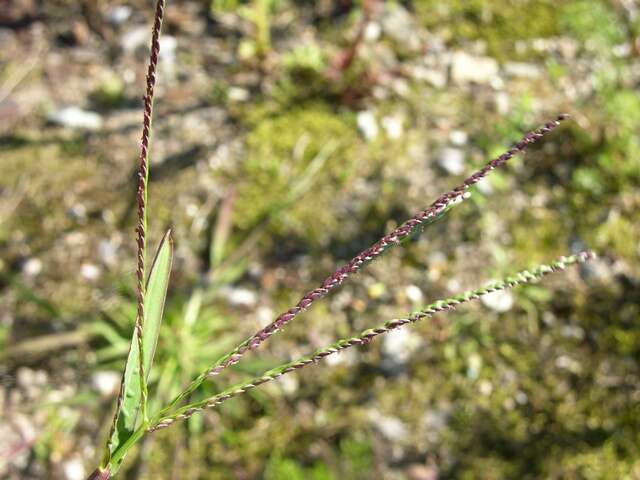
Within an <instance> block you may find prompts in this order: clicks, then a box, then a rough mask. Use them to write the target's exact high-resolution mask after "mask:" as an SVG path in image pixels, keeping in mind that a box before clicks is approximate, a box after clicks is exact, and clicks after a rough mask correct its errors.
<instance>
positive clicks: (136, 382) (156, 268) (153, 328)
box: [106, 230, 173, 472]
mask: <svg viewBox="0 0 640 480" xmlns="http://www.w3.org/2000/svg"><path fill="white" fill-rule="evenodd" d="M172 259H173V241H172V239H171V230H169V231H168V232H167V233H166V234H165V236H164V238H163V239H162V241H161V242H160V246H159V247H158V251H157V253H156V256H155V259H154V261H153V264H152V266H151V271H150V274H149V279H148V281H147V288H146V294H145V304H146V310H145V318H144V331H143V334H142V344H143V359H142V360H143V362H142V364H143V371H144V372H145V375H146V376H147V377H148V375H149V371H150V370H151V364H152V362H153V354H154V352H155V347H156V344H157V342H158V334H159V332H160V323H161V322H162V312H163V310H164V303H165V298H166V294H167V288H168V286H169V276H170V274H171V263H172ZM139 375H140V368H139V349H138V342H137V337H136V331H135V330H134V333H133V336H132V338H131V348H130V350H129V356H128V358H127V363H126V366H125V371H124V376H123V379H122V387H121V392H120V395H121V398H122V400H121V401H120V402H119V408H118V411H117V412H116V416H115V422H116V423H115V428H114V429H113V433H112V435H111V438H110V439H109V444H108V450H109V452H108V456H107V459H106V462H107V463H108V462H109V459H110V458H111V456H112V455H113V453H114V452H115V451H116V450H118V448H119V447H121V446H122V444H123V443H124V442H125V441H126V440H127V439H128V438H129V437H130V436H131V435H132V434H133V432H134V431H135V428H136V424H137V423H138V413H139V411H140V407H141V403H140V402H141V391H140V378H139ZM112 472H113V470H112Z"/></svg>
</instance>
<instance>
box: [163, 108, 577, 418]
mask: <svg viewBox="0 0 640 480" xmlns="http://www.w3.org/2000/svg"><path fill="white" fill-rule="evenodd" d="M566 118H568V115H564V114H563V115H559V116H558V117H557V118H556V119H555V120H552V121H549V122H547V123H545V124H544V125H542V126H541V127H539V128H538V129H537V130H534V131H532V132H529V133H527V134H526V135H525V136H524V137H522V139H521V140H520V141H519V142H517V143H516V144H515V145H514V146H513V147H511V148H510V149H509V150H507V151H506V152H505V153H503V154H502V155H500V156H499V157H497V158H496V159H494V160H492V161H490V162H488V163H487V164H486V165H485V166H484V167H483V168H481V169H480V170H478V171H476V172H474V173H473V174H472V175H471V176H469V177H468V178H467V179H465V180H464V182H462V183H461V184H460V185H459V186H457V187H456V188H454V189H453V190H451V191H449V192H447V193H445V194H443V195H441V196H440V197H439V198H438V199H437V200H436V201H435V202H433V203H432V204H431V205H430V206H429V207H428V208H427V209H425V210H423V211H421V212H420V213H418V214H417V215H415V216H414V217H413V218H411V219H410V220H408V221H406V222H405V223H404V224H402V225H401V226H399V227H398V228H396V229H395V230H394V231H392V232H391V233H389V234H387V235H385V236H384V237H382V238H381V239H380V240H378V241H377V242H376V243H374V244H373V245H372V246H371V247H369V248H367V249H366V250H364V251H362V252H360V253H359V254H358V255H356V256H355V257H354V258H353V259H351V260H350V261H349V262H348V263H346V264H345V265H343V266H342V267H340V268H338V269H337V270H336V271H335V272H333V273H332V274H331V275H329V276H328V277H327V278H326V279H325V280H324V282H322V284H321V285H320V286H319V287H317V288H315V289H314V290H311V291H310V292H307V293H306V294H305V295H304V296H303V297H302V298H301V299H300V301H299V302H298V303H297V304H296V305H295V306H294V307H292V308H290V309H289V310H287V311H286V312H284V313H282V314H280V315H279V316H278V317H277V318H276V319H275V320H274V321H273V322H272V323H271V324H269V325H268V326H266V327H265V328H263V329H261V330H260V331H258V332H257V333H255V334H254V335H252V336H251V337H249V338H248V339H246V340H245V341H243V342H242V343H241V344H239V345H238V346H237V347H236V348H235V349H234V350H233V351H231V352H229V353H228V354H226V355H224V356H223V357H221V358H220V359H218V361H217V362H216V363H215V364H214V365H213V366H212V367H211V368H210V369H209V370H208V371H207V372H205V373H203V374H201V375H200V376H198V377H197V378H196V379H195V380H194V381H193V382H192V383H191V384H190V385H189V386H188V387H187V389H186V390H185V391H184V392H182V393H181V394H180V395H179V396H178V397H176V398H175V399H174V400H173V401H172V402H171V404H170V405H169V406H168V407H167V408H165V409H163V410H162V412H160V414H161V415H166V414H167V413H168V412H169V411H170V410H171V409H172V408H174V407H175V406H176V405H178V404H179V403H180V402H181V401H182V400H184V399H185V398H186V397H187V396H188V395H190V394H191V393H193V392H194V391H195V389H196V388H198V386H200V385H201V384H202V382H204V380H205V379H206V378H207V377H209V376H214V375H218V374H219V373H220V372H222V371H223V370H224V369H225V368H227V367H229V366H231V365H234V364H236V363H237V362H239V361H240V359H241V358H242V357H243V356H244V354H245V353H246V352H247V351H249V350H253V349H256V348H257V347H258V346H259V345H260V344H261V343H262V342H264V341H265V340H267V339H268V338H269V337H270V336H271V335H273V334H274V333H276V332H277V331H279V330H280V329H282V327H284V326H285V325H286V324H287V323H289V322H290V321H292V320H293V319H294V318H295V317H296V316H297V315H298V314H299V313H300V312H302V311H303V310H305V309H307V308H309V307H310V306H311V305H312V304H313V303H314V302H315V301H316V300H319V299H321V298H322V297H324V296H325V295H327V294H328V293H329V292H330V291H331V290H332V289H334V288H335V287H337V286H339V285H340V284H342V282H344V281H345V280H346V279H347V277H349V275H351V274H354V273H356V272H358V271H359V270H360V268H361V267H362V266H363V265H365V264H366V263H368V262H370V261H372V260H374V259H375V258H376V257H378V256H380V255H381V254H382V253H384V252H385V251H386V250H387V249H388V248H390V247H393V246H395V245H398V244H400V243H401V242H402V240H404V239H406V238H407V237H409V236H410V235H411V234H413V233H414V232H415V231H416V230H418V229H419V228H421V227H422V226H424V225H425V224H427V223H430V222H431V221H433V220H435V219H436V218H438V217H440V216H441V215H442V214H444V213H445V212H446V211H447V210H448V209H449V207H451V206H452V205H453V204H455V203H457V202H459V201H461V200H463V199H464V198H466V196H465V192H466V191H467V190H468V189H469V187H471V186H472V185H475V184H476V183H478V182H479V181H480V180H482V179H483V178H484V177H485V176H487V174H489V172H491V171H492V170H494V169H496V168H498V167H500V166H502V165H504V164H505V163H506V162H507V161H508V160H509V159H511V158H513V157H514V156H515V155H517V154H518V153H520V152H523V151H524V150H525V149H526V148H527V147H528V146H529V145H531V144H533V143H535V142H536V141H538V140H539V139H540V138H542V137H543V136H544V135H545V134H547V133H549V132H550V131H551V130H553V129H554V128H556V127H557V126H558V125H559V124H560V122H561V121H563V120H564V119H566Z"/></svg>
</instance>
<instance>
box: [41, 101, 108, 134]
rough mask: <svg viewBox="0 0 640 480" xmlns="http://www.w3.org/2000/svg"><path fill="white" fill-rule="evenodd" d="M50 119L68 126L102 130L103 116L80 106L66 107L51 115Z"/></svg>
mask: <svg viewBox="0 0 640 480" xmlns="http://www.w3.org/2000/svg"><path fill="white" fill-rule="evenodd" d="M49 121H50V122H52V123H55V124H57V125H61V126H63V127H67V128H74V129H79V130H100V129H101V128H102V124H103V120H102V116H101V115H100V114H98V113H96V112H91V111H89V110H83V109H81V108H80V107H65V108H62V109H60V110H58V111H56V112H54V113H52V114H51V115H50V116H49Z"/></svg>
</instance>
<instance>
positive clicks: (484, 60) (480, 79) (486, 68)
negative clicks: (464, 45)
mask: <svg viewBox="0 0 640 480" xmlns="http://www.w3.org/2000/svg"><path fill="white" fill-rule="evenodd" d="M497 75H498V62H497V61H496V60H495V59H494V58H491V57H475V56H471V55H469V54H467V53H465V52H456V53H454V54H453V57H452V59H451V78H452V79H453V81H454V82H456V83H458V84H462V83H470V82H474V83H480V84H488V83H490V82H491V81H492V80H493V79H494V78H496V77H497Z"/></svg>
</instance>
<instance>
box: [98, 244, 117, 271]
mask: <svg viewBox="0 0 640 480" xmlns="http://www.w3.org/2000/svg"><path fill="white" fill-rule="evenodd" d="M98 256H99V257H100V260H102V263H104V264H105V265H108V266H110V267H113V266H115V265H116V263H117V262H118V249H117V247H116V245H115V244H114V243H113V242H112V241H110V240H100V243H98Z"/></svg>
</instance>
